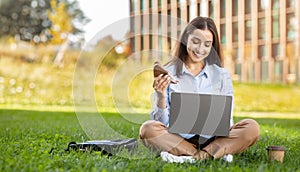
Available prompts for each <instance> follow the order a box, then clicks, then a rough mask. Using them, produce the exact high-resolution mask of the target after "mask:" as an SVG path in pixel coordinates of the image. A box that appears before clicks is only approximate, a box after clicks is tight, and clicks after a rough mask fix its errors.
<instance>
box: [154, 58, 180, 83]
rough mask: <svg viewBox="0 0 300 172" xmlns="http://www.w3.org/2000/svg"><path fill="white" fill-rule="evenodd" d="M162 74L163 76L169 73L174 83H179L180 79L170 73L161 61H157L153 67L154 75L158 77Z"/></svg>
mask: <svg viewBox="0 0 300 172" xmlns="http://www.w3.org/2000/svg"><path fill="white" fill-rule="evenodd" d="M161 74H163V76H165V75H169V77H170V78H171V83H172V84H177V83H178V81H177V80H176V79H175V78H174V77H173V76H172V75H170V74H169V72H168V71H167V70H166V69H164V68H163V67H162V66H161V65H160V64H159V62H155V63H154V67H153V75H154V77H158V76H159V75H161Z"/></svg>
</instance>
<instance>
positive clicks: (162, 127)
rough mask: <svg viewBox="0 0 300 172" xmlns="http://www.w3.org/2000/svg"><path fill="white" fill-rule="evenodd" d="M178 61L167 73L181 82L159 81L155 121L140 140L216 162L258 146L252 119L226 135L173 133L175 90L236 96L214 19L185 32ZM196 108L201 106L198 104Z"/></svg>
mask: <svg viewBox="0 0 300 172" xmlns="http://www.w3.org/2000/svg"><path fill="white" fill-rule="evenodd" d="M173 55H174V58H173V59H172V60H171V61H170V62H168V63H167V64H166V65H165V69H166V70H167V71H168V72H169V74H170V75H173V76H174V77H175V78H176V79H177V80H178V81H179V82H178V83H177V84H170V77H169V76H168V75H165V76H162V75H160V76H158V77H155V78H154V81H153V88H154V90H155V94H154V95H155V96H154V106H153V110H152V112H151V117H152V119H153V120H150V121H146V122H145V123H143V124H142V126H141V128H140V139H141V141H142V142H143V143H144V145H145V146H147V147H149V148H152V149H155V150H157V151H159V152H168V153H169V154H172V155H176V156H181V155H185V156H193V158H195V159H198V160H203V159H209V158H212V159H216V158H220V157H224V156H225V155H228V154H237V153H241V152H243V151H244V150H246V149H247V148H248V147H249V146H251V145H253V144H254V143H255V142H256V141H257V140H258V138H259V133H260V130H259V126H258V124H257V122H256V121H254V120H253V119H244V120H242V121H239V122H238V123H236V124H234V125H233V120H232V116H231V121H230V122H231V127H230V132H229V133H230V134H229V136H227V137H215V136H210V135H200V136H199V135H194V134H185V133H178V134H172V133H169V132H168V128H167V127H168V124H169V113H170V111H169V110H170V109H169V108H170V96H171V93H172V92H174V91H176V92H194V93H195V92H196V93H209V94H223V95H232V96H233V87H232V81H231V78H230V75H229V73H228V72H227V70H225V69H224V68H223V58H222V54H221V50H220V42H219V36H218V33H217V28H216V26H215V24H214V21H213V20H212V19H210V18H206V17H197V18H195V19H194V20H192V21H191V22H190V23H189V24H188V25H187V26H186V28H185V29H184V31H183V33H182V36H181V38H180V42H179V43H178V45H177V47H176V49H175V52H174V54H173ZM195 106H197V105H195Z"/></svg>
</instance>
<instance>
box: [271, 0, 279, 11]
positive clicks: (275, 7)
mask: <svg viewBox="0 0 300 172" xmlns="http://www.w3.org/2000/svg"><path fill="white" fill-rule="evenodd" d="M279 5H280V3H279V0H272V10H279Z"/></svg>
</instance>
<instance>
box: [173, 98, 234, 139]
mask: <svg viewBox="0 0 300 172" xmlns="http://www.w3.org/2000/svg"><path fill="white" fill-rule="evenodd" d="M231 106H232V96H227V95H212V94H198V93H179V92H173V93H172V94H171V106H170V119H169V132H171V133H184V134H202V135H213V136H228V134H229V128H230V117H231Z"/></svg>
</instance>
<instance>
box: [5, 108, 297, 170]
mask: <svg viewBox="0 0 300 172" xmlns="http://www.w3.org/2000/svg"><path fill="white" fill-rule="evenodd" d="M102 116H103V117H105V120H106V121H107V122H108V124H109V125H110V126H112V128H113V129H114V130H115V131H117V132H120V133H127V135H126V136H127V137H134V138H138V130H139V125H140V124H129V123H128V122H126V120H122V119H121V116H120V115H119V114H117V113H102ZM132 116H133V117H134V118H140V119H142V120H147V119H149V115H148V114H132ZM0 119H1V120H0V144H1V147H0V151H1V156H0V163H1V166H0V171H249V172H252V171H299V170H300V169H299V164H300V159H299V157H298V153H299V151H300V142H299V139H300V138H299V130H300V120H299V119H276V118H267V119H264V118H262V119H256V120H257V121H258V123H259V124H260V129H261V137H260V140H259V141H258V142H257V143H256V144H255V145H254V146H252V147H250V148H249V149H248V150H246V151H245V152H244V153H242V154H239V155H234V160H233V162H232V163H226V162H224V161H223V160H214V161H213V160H208V161H203V162H196V163H195V164H189V163H184V164H176V163H166V162H163V161H162V160H161V158H160V157H156V156H155V155H154V154H152V153H151V152H150V151H149V150H148V149H146V148H145V147H144V146H143V145H142V144H139V149H140V150H139V151H138V152H136V154H133V155H130V156H129V155H128V153H127V157H124V156H123V155H125V154H126V152H124V153H123V154H120V155H118V156H114V157H111V158H108V157H107V156H105V155H101V154H100V153H99V152H92V153H88V152H87V153H83V152H76V151H71V152H65V151H64V149H65V148H66V147H67V144H68V142H70V141H76V142H81V141H87V140H90V139H91V138H88V137H87V136H86V135H85V133H84V131H83V130H82V129H81V126H80V125H79V123H78V119H77V118H76V115H75V113H74V112H72V111H66V110H63V109H62V111H56V109H54V108H51V111H32V110H30V111H26V110H4V109H2V110H1V111H0ZM241 119H242V118H235V121H238V120H241ZM101 127H102V125H101V124H99V128H101ZM102 134H103V135H102V136H101V135H100V136H99V138H97V139H106V137H105V134H104V133H102ZM106 134H108V133H106ZM269 145H282V146H284V147H286V148H288V151H287V152H286V154H285V158H284V163H283V164H280V163H277V162H272V163H269V162H268V161H267V152H266V149H265V148H266V147H267V146H269ZM52 148H53V150H52V151H51V149H52ZM50 151H51V152H50ZM121 155H122V156H121Z"/></svg>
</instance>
